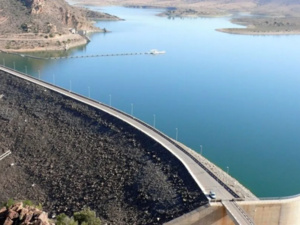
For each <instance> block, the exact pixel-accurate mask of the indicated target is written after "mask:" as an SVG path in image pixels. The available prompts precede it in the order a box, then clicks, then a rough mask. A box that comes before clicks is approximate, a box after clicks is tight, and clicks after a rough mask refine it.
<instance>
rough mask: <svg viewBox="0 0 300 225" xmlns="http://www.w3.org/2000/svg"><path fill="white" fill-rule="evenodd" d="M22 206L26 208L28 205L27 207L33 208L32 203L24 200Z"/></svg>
mask: <svg viewBox="0 0 300 225" xmlns="http://www.w3.org/2000/svg"><path fill="white" fill-rule="evenodd" d="M23 205H24V206H27V205H28V206H33V203H32V201H30V200H24V201H23Z"/></svg>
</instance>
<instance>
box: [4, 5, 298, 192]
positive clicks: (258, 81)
mask: <svg viewBox="0 0 300 225" xmlns="http://www.w3.org/2000/svg"><path fill="white" fill-rule="evenodd" d="M94 9H96V10H100V8H97V7H95V8H94ZM101 10H104V11H105V12H109V13H112V14H115V15H117V16H119V17H121V18H124V19H126V21H119V22H98V23H97V26H100V27H102V28H103V27H105V28H106V29H108V30H110V31H112V32H111V33H106V34H102V33H97V34H92V35H91V36H90V37H91V40H92V41H91V42H90V43H89V44H88V45H87V46H85V47H80V48H77V49H73V50H71V51H69V52H68V54H70V55H91V54H107V53H123V52H147V51H149V50H150V49H153V48H156V49H159V50H166V52H167V54H165V55H159V56H149V55H141V56H120V57H102V58H84V59H68V60H57V61H55V60H53V61H43V60H33V59H27V58H21V57H17V56H11V55H9V56H8V55H0V63H1V58H4V59H5V64H6V65H7V66H10V67H13V66H14V63H15V67H16V69H18V70H20V71H22V72H26V71H27V73H29V74H31V75H32V76H36V77H38V76H39V72H38V71H40V74H41V78H42V79H43V80H46V81H48V82H51V83H55V84H57V85H59V86H62V87H65V88H68V89H71V90H72V91H74V92H78V93H80V94H83V95H86V96H90V97H91V98H94V99H97V100H99V101H102V102H104V103H107V104H110V101H111V104H112V106H114V107H116V108H118V109H121V110H123V111H125V112H127V113H131V111H133V115H134V116H136V117H138V118H140V119H142V120H144V121H145V122H147V123H149V124H151V125H153V123H154V118H155V125H156V127H157V128H158V129H159V130H161V131H163V132H164V133H166V134H167V135H169V136H171V137H173V138H175V136H176V128H177V130H178V140H179V141H181V142H183V143H184V144H186V145H187V146H189V147H191V148H193V149H195V150H197V151H199V150H200V145H203V154H204V156H205V157H207V158H208V159H209V160H211V161H212V162H214V163H216V164H217V165H218V166H220V167H221V168H223V169H224V170H226V167H227V166H228V167H229V172H230V174H232V175H233V176H234V177H235V178H237V179H238V180H239V181H240V182H241V183H242V184H244V185H245V186H246V187H248V188H249V189H250V190H251V191H252V192H254V193H255V194H256V195H257V196H285V195H293V194H297V193H300V179H299V176H298V173H297V172H298V171H299V170H300V164H299V163H298V159H299V158H300V138H299V134H300V119H299V115H300V101H299V96H300V76H299V75H300V61H299V54H298V53H299V52H300V36H296V35H295V36H243V35H230V34H225V33H219V32H216V31H215V29H216V28H224V27H233V26H235V25H233V24H231V23H230V22H229V18H210V19H207V18H206V19H205V18H203V19H178V18H177V19H168V18H162V17H157V16H155V14H156V13H159V12H160V11H161V10H157V9H147V10H146V9H130V8H120V7H107V8H103V9H101Z"/></svg>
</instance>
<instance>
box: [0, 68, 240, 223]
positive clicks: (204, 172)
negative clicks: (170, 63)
mask: <svg viewBox="0 0 300 225" xmlns="http://www.w3.org/2000/svg"><path fill="white" fill-rule="evenodd" d="M0 69H1V70H3V71H5V72H8V73H10V74H12V75H15V76H17V77H20V78H22V79H24V80H27V81H30V82H33V83H35V84H38V85H40V86H43V87H45V88H48V89H51V90H53V91H56V92H58V93H61V94H63V95H66V96H69V97H71V98H73V99H76V100H77V101H79V102H83V103H85V104H88V105H90V106H93V107H95V108H98V109H100V110H102V111H104V112H106V113H109V114H111V115H113V116H114V117H117V118H119V119H120V120H123V121H125V122H126V123H128V124H130V125H131V126H133V127H135V128H136V129H138V130H140V131H141V132H143V133H145V134H147V135H148V136H149V137H151V138H152V139H154V140H155V141H156V142H158V143H160V144H161V145H162V146H164V147H165V148H166V149H167V150H168V151H170V152H171V153H172V154H173V155H175V156H176V157H177V158H178V159H179V160H180V161H181V162H182V163H183V165H184V166H185V167H186V169H187V170H188V171H189V173H190V174H191V176H192V177H193V178H194V180H195V181H196V183H197V184H198V186H199V187H200V189H201V190H202V191H203V192H204V193H205V194H207V195H208V193H209V192H210V191H211V190H213V191H214V192H215V193H216V196H217V199H221V200H222V201H226V200H232V199H233V198H235V197H238V196H237V195H236V194H235V193H234V192H233V191H232V190H231V189H230V188H229V187H227V186H226V185H225V184H224V183H223V182H222V181H219V180H218V179H217V178H216V177H215V176H214V174H212V173H211V172H210V171H209V170H208V169H207V168H205V167H204V166H203V165H202V164H201V163H200V162H199V161H198V160H196V159H195V158H193V157H191V155H189V153H187V152H186V151H185V150H184V149H183V148H181V147H180V146H179V145H177V144H176V142H175V141H174V140H172V139H170V138H169V137H167V136H165V135H164V134H162V133H160V132H159V131H157V130H156V129H154V128H153V127H151V126H149V125H148V124H145V123H144V122H142V121H139V120H138V119H136V118H133V117H131V116H130V115H127V114H125V113H123V112H121V111H118V110H117V109H114V108H112V107H110V106H107V105H104V104H101V103H99V102H96V101H94V100H91V99H88V98H86V97H84V96H80V95H78V94H76V93H71V92H70V91H68V90H65V89H62V88H59V87H56V86H53V85H52V84H48V83H45V82H43V81H40V80H37V79H35V78H33V77H29V76H26V75H24V74H21V73H19V72H16V71H13V70H11V69H8V68H5V67H2V66H0ZM225 204H227V203H225ZM227 205H228V204H227ZM230 208H231V207H229V208H228V209H230ZM232 212H233V213H234V214H235V213H238V214H241V213H240V212H237V211H234V210H233V209H232ZM245 224H246V223H245Z"/></svg>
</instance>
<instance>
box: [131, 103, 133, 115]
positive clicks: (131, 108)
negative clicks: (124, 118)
mask: <svg viewBox="0 0 300 225" xmlns="http://www.w3.org/2000/svg"><path fill="white" fill-rule="evenodd" d="M131 116H132V117H133V103H131Z"/></svg>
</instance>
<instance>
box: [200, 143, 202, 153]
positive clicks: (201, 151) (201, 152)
mask: <svg viewBox="0 0 300 225" xmlns="http://www.w3.org/2000/svg"><path fill="white" fill-rule="evenodd" d="M200 154H201V155H202V145H200Z"/></svg>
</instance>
